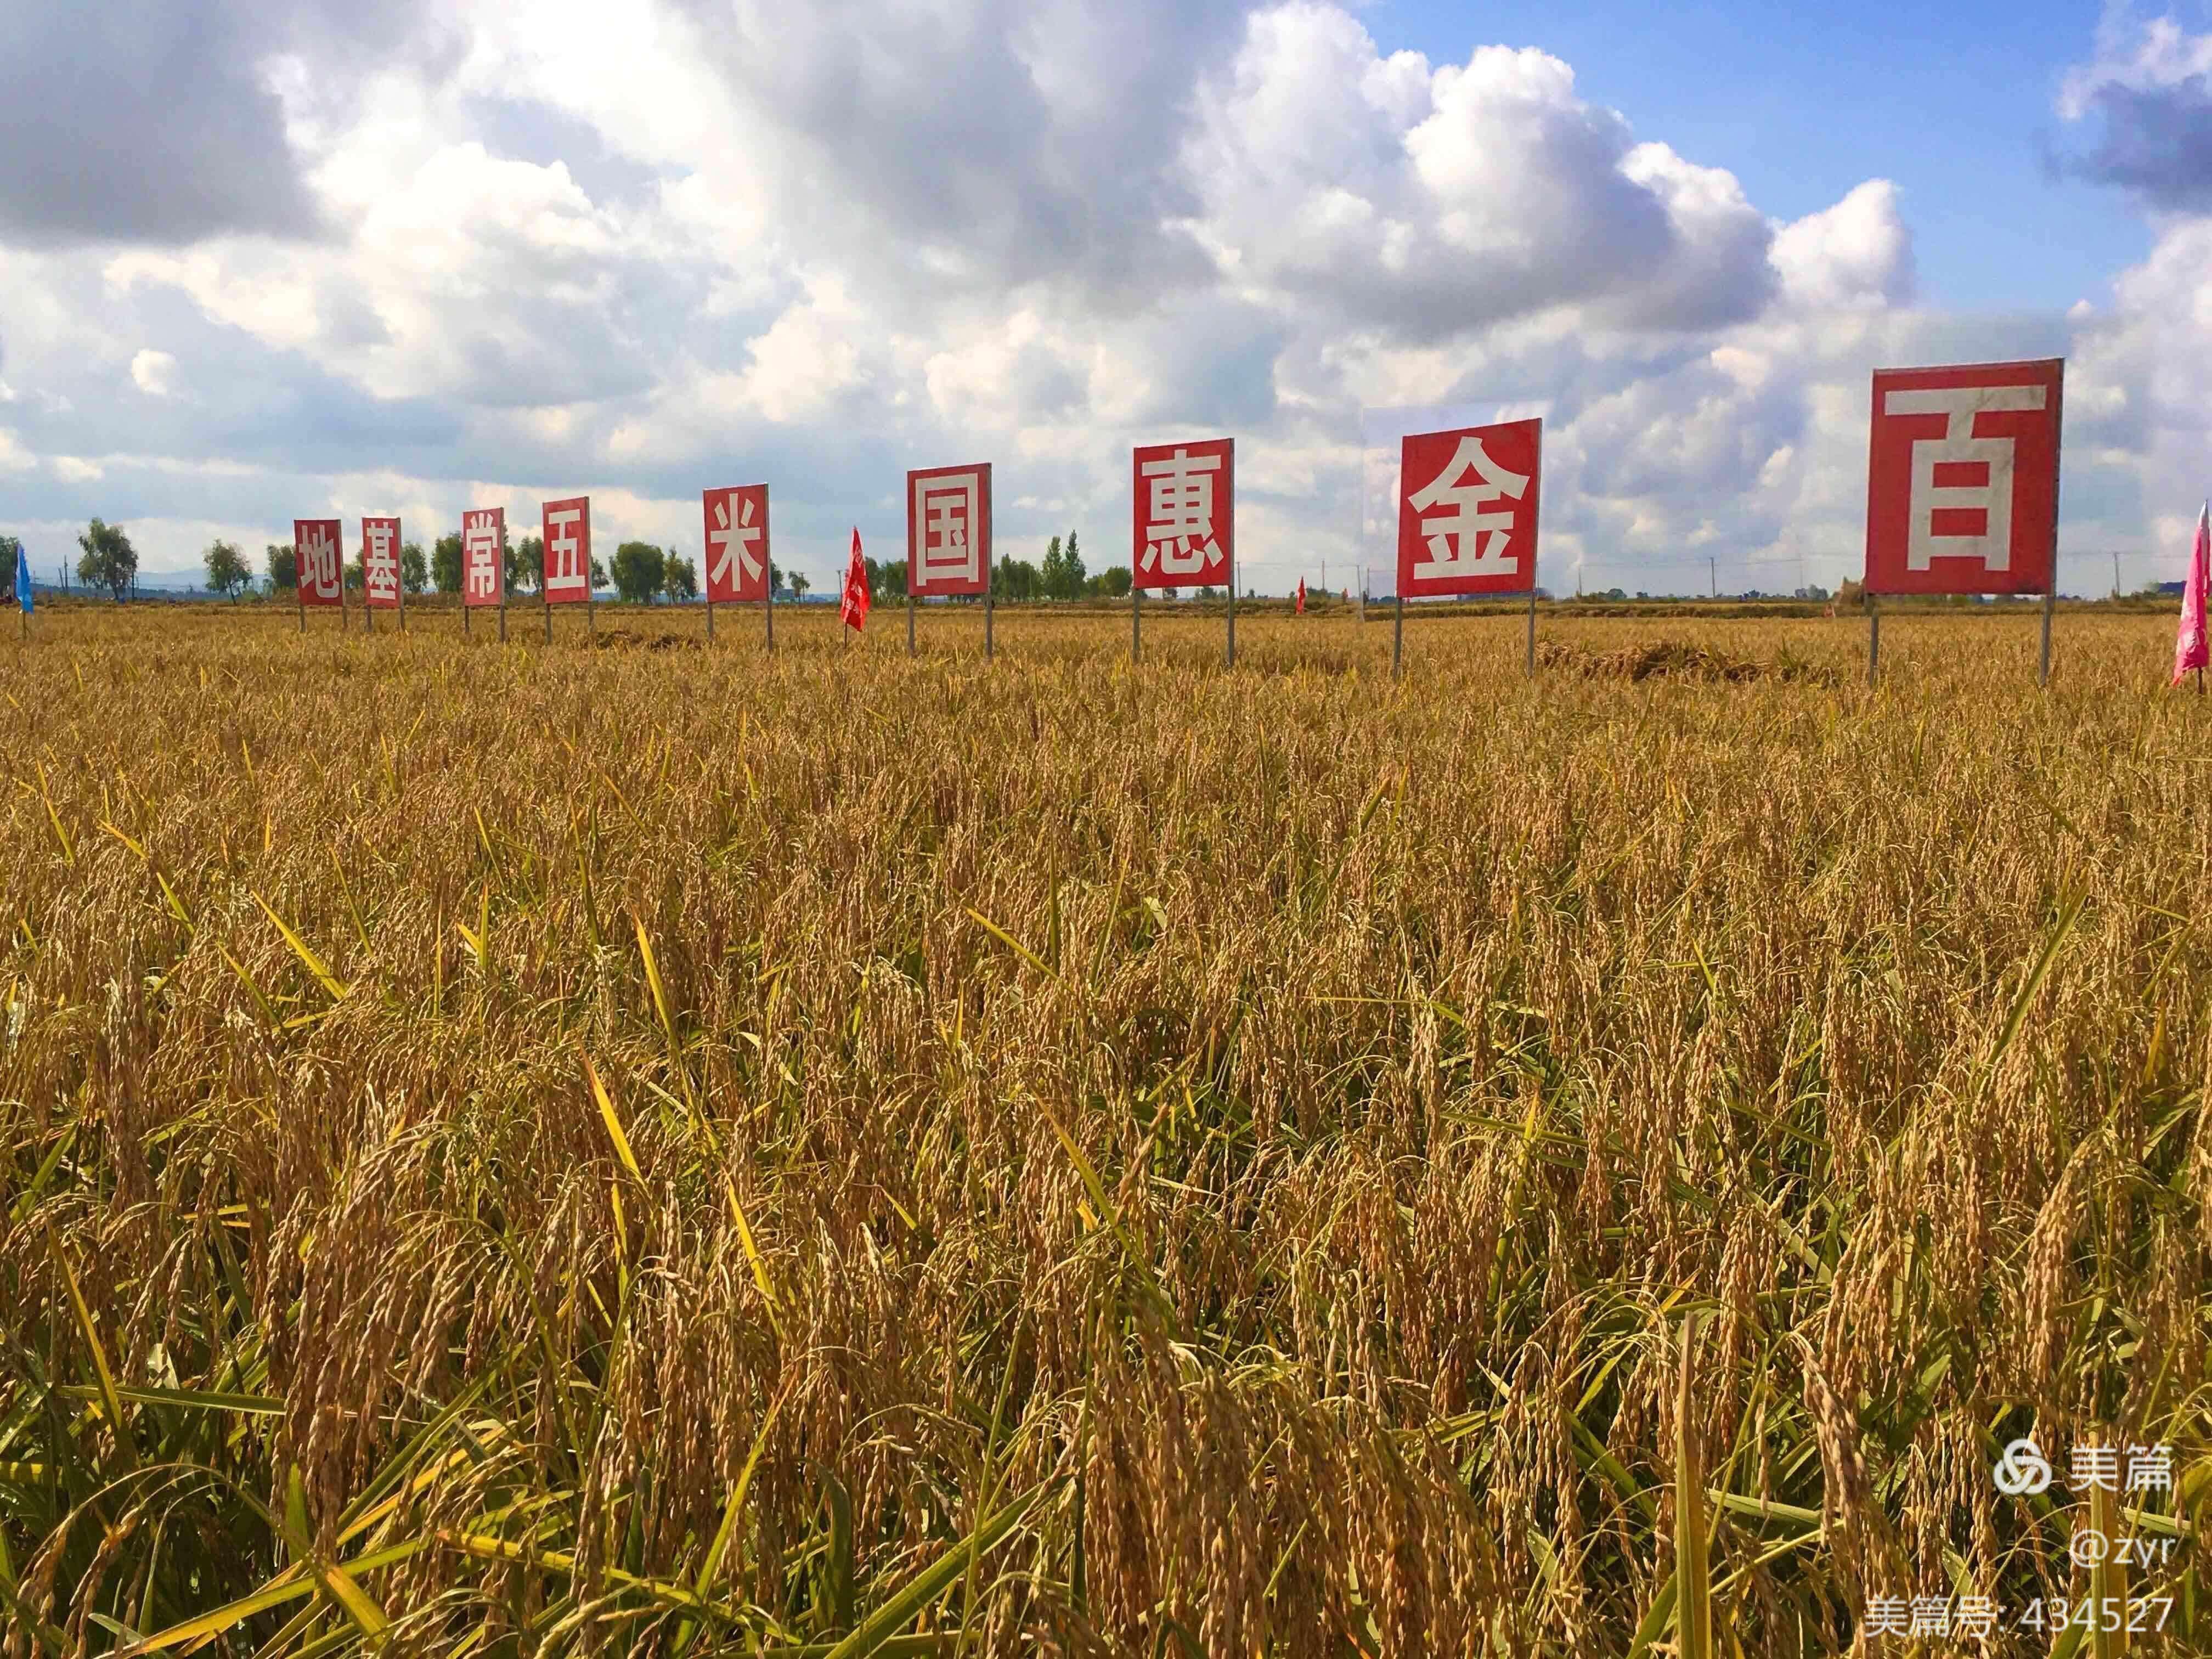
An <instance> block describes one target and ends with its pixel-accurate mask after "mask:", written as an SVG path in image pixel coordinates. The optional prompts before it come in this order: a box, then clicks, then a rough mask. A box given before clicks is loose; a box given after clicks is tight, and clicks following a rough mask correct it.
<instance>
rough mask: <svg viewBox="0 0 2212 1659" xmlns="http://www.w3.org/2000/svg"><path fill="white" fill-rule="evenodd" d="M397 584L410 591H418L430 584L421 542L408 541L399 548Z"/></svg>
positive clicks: (427, 563) (428, 567) (427, 566)
mask: <svg viewBox="0 0 2212 1659" xmlns="http://www.w3.org/2000/svg"><path fill="white" fill-rule="evenodd" d="M399 585H400V586H402V587H404V588H405V589H406V590H407V591H408V592H410V593H420V592H422V590H423V589H424V588H426V587H428V586H429V585H430V566H429V562H428V560H426V559H424V558H423V556H422V543H420V542H409V543H408V544H406V545H405V546H404V547H402V548H401V549H400V550H399Z"/></svg>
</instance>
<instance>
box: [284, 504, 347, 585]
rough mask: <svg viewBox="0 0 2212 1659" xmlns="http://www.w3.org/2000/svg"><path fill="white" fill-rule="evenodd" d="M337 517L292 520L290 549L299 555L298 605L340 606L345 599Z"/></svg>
mask: <svg viewBox="0 0 2212 1659" xmlns="http://www.w3.org/2000/svg"><path fill="white" fill-rule="evenodd" d="M339 533H340V532H339V526H338V521H337V520H336V519H295V520H292V548H293V551H294V552H295V554H296V555H297V556H298V559H299V565H298V571H297V580H298V582H299V584H300V603H301V605H342V604H343V603H344V601H345V569H344V565H343V559H342V558H341V556H340V555H339V552H338V536H339Z"/></svg>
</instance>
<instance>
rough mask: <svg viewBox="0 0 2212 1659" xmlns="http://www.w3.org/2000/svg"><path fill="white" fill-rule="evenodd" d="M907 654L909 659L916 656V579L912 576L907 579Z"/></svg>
mask: <svg viewBox="0 0 2212 1659" xmlns="http://www.w3.org/2000/svg"><path fill="white" fill-rule="evenodd" d="M906 653H907V655H908V656H909V657H911V656H912V655H914V578H913V577H912V576H908V578H907V584H906Z"/></svg>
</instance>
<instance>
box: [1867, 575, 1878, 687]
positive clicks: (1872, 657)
mask: <svg viewBox="0 0 2212 1659" xmlns="http://www.w3.org/2000/svg"><path fill="white" fill-rule="evenodd" d="M1866 602H1867V684H1869V685H1872V684H1874V683H1875V676H1876V675H1878V674H1879V673H1881V599H1880V598H1879V597H1877V596H1876V595H1875V594H1872V593H1869V594H1868V595H1867V596H1866Z"/></svg>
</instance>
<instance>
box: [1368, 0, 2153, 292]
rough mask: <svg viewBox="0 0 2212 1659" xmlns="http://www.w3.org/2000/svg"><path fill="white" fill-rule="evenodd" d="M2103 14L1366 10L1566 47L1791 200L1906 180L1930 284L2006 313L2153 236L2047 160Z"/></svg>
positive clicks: (1427, 32)
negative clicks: (2069, 79) (2066, 84)
mask: <svg viewBox="0 0 2212 1659" xmlns="http://www.w3.org/2000/svg"><path fill="white" fill-rule="evenodd" d="M1362 15H1363V16H1364V18H1365V20H1366V21H1367V22H1368V24H1369V26H1370V28H1371V29H1372V30H1373V31H1374V33H1375V34H1376V38H1377V40H1378V41H1390V42H1398V43H1401V44H1403V45H1406V46H1412V47H1413V48H1414V49H1415V50H1418V51H1421V52H1426V53H1427V54H1428V55H1429V56H1430V57H1431V58H1434V59H1436V60H1437V61H1444V62H1448V61H1451V60H1453V59H1455V58H1465V57H1466V56H1467V53H1468V50H1469V49H1470V48H1471V47H1473V46H1474V45H1476V44H1477V43H1478V42H1480V41H1485V40H1502V41H1506V42H1509V43H1513V44H1526V45H1531V46H1541V47H1543V48H1544V49H1545V50H1546V51H1547V52H1553V53H1556V54H1557V55H1558V56H1559V57H1561V58H1565V59H1566V61H1567V62H1568V63H1570V64H1573V65H1574V69H1575V76H1576V84H1577V88H1578V89H1579V90H1580V92H1581V93H1582V94H1583V96H1584V97H1585V98H1588V99H1590V100H1593V101H1595V102H1597V103H1601V104H1606V105H1610V106H1612V107H1613V108H1615V109H1618V110H1620V111H1621V112H1623V113H1624V114H1626V116H1627V117H1628V118H1629V119H1630V121H1631V122H1632V124H1633V125H1634V126H1635V128H1636V131H1637V133H1638V137H1645V138H1658V139H1662V140H1663V141H1664V142H1666V143H1669V144H1671V145H1673V146H1674V148H1675V149H1678V150H1680V152H1681V153H1682V154H1683V155H1686V156H1689V157H1691V158H1692V160H1695V161H1702V162H1705V164H1707V165H1709V166H1717V167H1727V168H1728V169H1729V171H1731V172H1732V173H1735V175H1736V177H1737V178H1738V179H1741V180H1742V182H1743V186H1744V190H1745V192H1746V194H1747V195H1748V196H1749V197H1751V199H1752V200H1753V202H1755V203H1757V204H1759V206H1760V208H1762V209H1763V210H1765V211H1766V212H1768V213H1770V214H1772V215H1775V216H1778V217H1781V218H1785V219H1787V218H1796V217H1797V216H1800V215H1802V214H1806V213H1810V212H1813V211H1814V210H1817V209H1820V208H1822V207H1825V206H1826V205H1827V204H1829V203H1831V202H1833V201H1835V200H1836V199H1837V198H1838V197H1840V196H1842V195H1843V194H1844V191H1848V190H1849V189H1850V187H1851V186H1852V185H1855V184H1857V183H1858V182H1859V181H1860V180H1861V179H1866V178H1869V177H1881V178H1887V179H1893V180H1895V181H1896V183H1897V184H1898V185H1899V186H1900V187H1901V189H1902V191H1903V197H1902V206H1903V209H1904V211H1905V216H1906V217H1907V219H1908V220H1909V221H1910V222H1911V225H1912V229H1913V241H1914V247H1915V251H1916V252H1917V255H1918V260H1919V267H1920V280H1921V298H1922V300H1923V302H1925V303H1927V304H1929V305H1935V306H1942V307H1955V308H1961V309H1968V310H1974V311H1999V312H2002V311H2030V310H2045V309H2050V310H2063V309H2065V308H2066V307H2069V306H2070V305H2072V304H2073V303H2074V302H2075V301H2077V300H2081V299H2087V300H2089V301H2092V302H2093V303H2096V302H2101V301H2103V300H2104V299H2105V298H2106V297H2107V290H2108V288H2109V284H2110V282H2111V278H2112V275H2113V273H2114V272H2115V271H2117V270H2119V269H2120V268H2122V267H2123V266H2124V265H2128V264H2133V263H2135V262H2136V260H2138V259H2140V258H2142V254H2143V252H2144V251H2145V250H2146V249H2147V248H2148V246H2150V241H2151V236H2150V232H2149V229H2148V226H2147V225H2146V224H2145V222H2144V221H2143V219H2142V216H2141V214H2140V213H2138V212H2136V210H2134V209H2133V208H2132V207H2131V206H2130V204H2129V203H2128V202H2127V201H2126V200H2125V199H2124V197H2122V196H2121V195H2120V193H2119V192H2118V191H2114V190H2112V189H2111V188H2109V187H2107V186H2105V185H2098V184H2093V183H2088V182H2086V181H2083V180H2081V179H2075V178H2069V177H2066V176H2063V173H2060V172H2058V171H2057V170H2056V169H2054V168H2053V167H2051V166H2050V165H2049V161H2050V158H2051V156H2052V155H2054V154H2055V153H2058V152H2060V151H2062V150H2065V149H2071V148H2073V147H2074V146H2075V135H2073V134H2070V133H2069V132H2068V131H2066V130H2065V124H2064V123H2063V122H2061V121H2060V120H2059V119H2058V118H2057V116H2056V115H2055V114H2054V113H2053V106H2054V103H2055V100H2057V94H2058V91H2059V88H2060V85H2061V82H2062V81H2063V78H2064V76H2065V74H2066V71H2067V70H2069V68H2072V67H2074V66H2075V65H2077V64H2081V63H2084V62H2086V61H2087V60H2088V59H2089V58H2091V57H2092V56H2093V52H2094V51H2095V48H2096V45H2097V39H2096V37H2097V26H2098V22H2099V21H2100V17H2101V16H2102V15H2103V14H2102V10H2101V9H2100V8H2099V7H2098V6H2095V5H2092V4H2081V3H2069V0H2014V3H1997V4H1993V3H1990V0H1960V3H1941V0H1929V3H1911V4H1902V5H1899V4H1893V3H1877V4H1868V5H1834V6H1832V5H1817V4H1816V5H1804V4H1775V3H1761V0H1735V3H1730V4H1714V3H1710V0H1691V3H1683V0H1669V3H1667V4H1663V5H1659V6H1650V7H1645V6H1631V5H1622V4H1618V3H1612V4H1599V3H1592V0H1547V3H1542V4H1498V5H1486V6H1481V7H1468V6H1463V5H1450V4H1438V3H1433V0H1382V3H1379V4H1377V5H1376V6H1374V7H1373V8H1372V9H1369V10H1366V11H1364V12H1363V13H1362ZM2180 15H2184V16H2186V15H2187V9H2186V8H2185V9H2184V10H2183V11H2182V13H2181V14H2180Z"/></svg>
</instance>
